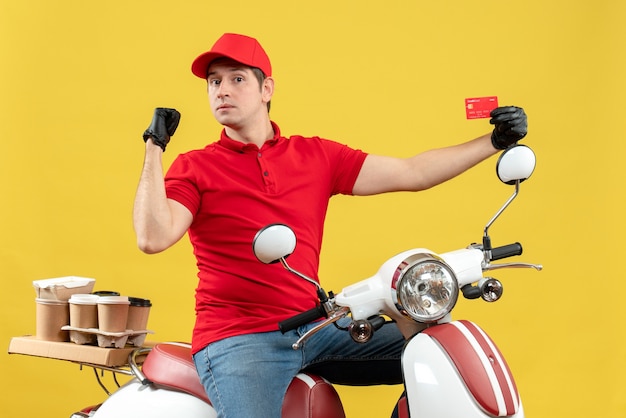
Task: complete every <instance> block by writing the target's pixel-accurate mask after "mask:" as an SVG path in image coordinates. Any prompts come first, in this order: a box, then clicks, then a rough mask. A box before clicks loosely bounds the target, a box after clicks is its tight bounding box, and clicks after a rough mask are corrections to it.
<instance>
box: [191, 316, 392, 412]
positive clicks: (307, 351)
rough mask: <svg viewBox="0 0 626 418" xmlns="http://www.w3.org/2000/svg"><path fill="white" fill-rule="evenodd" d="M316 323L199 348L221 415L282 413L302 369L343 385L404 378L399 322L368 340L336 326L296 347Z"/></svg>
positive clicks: (197, 358) (199, 363)
mask: <svg viewBox="0 0 626 418" xmlns="http://www.w3.org/2000/svg"><path fill="white" fill-rule="evenodd" d="M312 326H314V325H313V324H309V325H305V326H303V327H300V328H299V329H297V330H294V331H290V332H287V333H286V334H284V335H283V334H282V333H281V332H279V331H275V332H267V333H258V334H248V335H240V336H236V337H231V338H226V339H224V340H221V341H217V342H215V343H212V344H209V345H208V346H207V347H205V348H204V349H202V350H200V351H198V352H197V353H196V354H195V355H194V362H195V364H196V369H197V370H198V374H199V375H200V380H201V381H202V384H203V385H204V388H205V390H206V391H207V394H208V396H209V399H211V402H212V404H213V406H214V408H215V409H216V411H217V414H218V417H219V418H280V416H281V408H282V401H283V397H284V394H285V392H286V390H287V387H288V386H289V383H290V382H291V379H293V377H294V376H295V375H296V374H298V372H299V371H301V370H306V371H310V372H312V373H315V374H318V375H321V376H323V377H325V378H326V379H328V380H330V381H331V382H333V383H339V384H347V385H376V384H399V383H402V371H401V365H400V356H401V353H402V348H403V346H404V338H403V337H402V335H401V334H400V332H399V331H398V329H397V328H396V326H395V325H394V324H386V325H384V326H383V327H382V328H381V329H379V330H377V331H376V332H375V333H374V337H373V338H372V340H371V341H369V342H367V343H365V344H358V343H355V342H354V341H352V338H350V335H349V334H348V333H347V332H346V331H342V330H339V329H337V328H336V327H334V326H332V325H330V326H327V327H326V328H324V329H322V330H321V331H319V332H318V333H317V334H315V335H313V336H312V337H311V338H310V339H309V340H308V341H307V342H306V343H305V344H304V346H303V347H302V348H300V349H299V350H294V349H293V348H292V347H291V345H292V344H293V343H294V342H295V341H296V340H297V339H298V338H299V337H300V336H301V335H302V334H304V333H305V332H306V331H307V330H308V329H309V328H311V327H312Z"/></svg>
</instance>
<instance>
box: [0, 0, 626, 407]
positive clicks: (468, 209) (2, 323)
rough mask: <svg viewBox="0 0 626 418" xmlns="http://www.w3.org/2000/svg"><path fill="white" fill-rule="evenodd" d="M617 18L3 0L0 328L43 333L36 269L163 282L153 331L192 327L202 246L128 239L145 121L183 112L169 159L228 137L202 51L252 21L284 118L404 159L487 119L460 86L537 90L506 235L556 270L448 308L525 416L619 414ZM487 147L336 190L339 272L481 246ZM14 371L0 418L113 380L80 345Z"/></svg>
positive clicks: (474, 5) (530, 7)
mask: <svg viewBox="0 0 626 418" xmlns="http://www.w3.org/2000/svg"><path fill="white" fill-rule="evenodd" d="M625 19H626V3H625V2H623V1H616V0H597V1H593V2H587V1H581V0H577V1H565V0H558V1H556V0H555V1H545V0H528V1H525V2H506V1H493V0H481V1H460V0H459V1H429V2H426V1H421V0H405V1H400V0H392V1H384V2H383V1H368V0H361V1H358V2H357V1H349V0H344V1H336V0H335V1H329V0H317V1H314V2H295V1H276V2H271V1H269V2H263V1H258V0H257V1H250V0H242V1H238V2H228V1H220V2H217V1H215V2H213V1H193V2H192V1H179V2H174V1H172V0H169V1H162V0H150V1H146V0H142V1H119V0H111V1H107V2H97V1H78V0H74V1H47V0H25V1H8V0H1V1H0V138H1V140H0V144H1V145H0V195H1V196H2V204H1V205H0V233H1V235H0V237H1V239H0V277H1V280H2V289H3V297H2V299H1V300H0V336H1V337H0V345H3V346H5V347H8V344H9V340H10V338H11V337H12V336H18V335H24V334H29V333H34V330H35V329H34V327H35V304H34V297H35V293H34V291H33V288H32V286H31V282H32V280H36V279H43V278H50V277H58V276H65V275H80V276H87V277H94V278H96V280H97V282H96V288H97V289H100V290H103V289H107V290H110V289H113V290H118V291H120V292H122V293H124V294H128V295H131V296H139V297H147V298H149V299H151V300H152V301H153V303H154V307H153V311H152V314H151V317H150V328H151V329H154V330H155V331H156V334H155V335H154V336H153V337H151V338H153V339H155V340H183V341H188V340H189V338H190V331H191V328H192V325H193V318H194V313H193V291H194V288H195V284H196V279H195V265H194V259H193V256H192V254H191V249H190V246H189V244H188V242H187V239H186V238H185V239H184V240H183V241H181V242H180V243H179V244H177V245H176V246H175V247H174V248H172V249H170V250H168V251H167V252H165V253H162V254H159V255H154V256H148V255H144V254H142V253H140V252H139V250H138V249H137V248H136V245H135V238H134V233H133V230H132V223H131V211H132V202H133V197H134V193H135V187H136V184H137V180H138V177H139V173H140V169H141V165H142V159H143V143H142V141H141V139H140V138H141V134H142V132H143V130H144V129H145V128H146V127H147V125H148V124H149V122H150V119H151V117H152V109H153V108H154V107H156V106H168V107H175V108H177V109H179V110H180V111H181V113H182V115H183V116H182V122H181V125H180V127H179V129H178V132H177V134H176V136H175V137H174V139H173V142H172V143H171V145H170V146H169V148H168V150H167V152H166V154H165V162H166V164H167V165H169V163H170V162H171V160H172V159H173V158H174V157H175V156H176V155H177V154H178V153H180V152H184V151H186V150H189V149H193V148H198V147H202V146H204V145H205V144H207V143H209V142H212V141H213V140H215V139H216V138H217V135H218V133H219V130H220V127H219V126H218V125H217V124H216V122H215V121H214V120H213V119H212V117H211V115H210V111H209V107H208V103H207V100H206V95H205V84H204V83H203V82H202V81H201V80H199V79H197V78H195V77H194V76H193V75H192V74H191V73H190V71H189V67H190V64H191V61H192V59H193V58H194V57H195V56H196V55H197V54H199V53H200V52H203V51H204V50H206V49H208V48H209V47H210V45H211V44H212V43H213V42H214V41H215V39H217V37H218V36H220V35H221V34H222V33H223V32H227V31H228V32H239V33H246V34H249V35H252V36H255V37H257V38H259V39H260V40H261V42H262V43H263V45H264V46H265V49H266V50H267V52H268V53H269V55H270V57H271V58H272V62H273V65H274V68H275V73H274V76H275V79H276V82H277V90H276V95H275V97H274V100H273V107H272V118H273V119H274V120H275V121H277V122H278V123H279V125H280V126H281V128H282V130H283V132H284V133H285V134H304V135H320V136H324V137H327V138H332V139H335V140H338V141H341V142H345V143H348V144H350V145H352V146H354V147H358V148H362V149H364V150H366V151H368V152H372V153H381V154H389V155H396V156H408V155H412V154H414V153H417V152H419V151H421V150H425V149H428V148H431V147H438V146H444V145H449V144H454V143H457V142H460V141H462V140H466V139H470V138H473V137H475V136H478V135H479V134H482V133H483V132H487V131H488V130H489V129H490V126H489V124H488V123H487V121H486V120H484V119H481V120H472V121H468V120H466V118H465V112H464V99H465V98H467V97H476V96H488V95H497V96H498V97H499V100H500V104H501V105H507V104H515V105H519V106H523V107H524V108H525V109H526V111H527V113H528V115H529V124H530V133H529V135H528V137H527V139H526V140H525V142H526V143H527V144H529V145H531V146H532V147H533V148H534V149H535V151H536V154H537V157H538V166H537V169H536V172H535V174H534V176H533V178H532V179H531V180H530V181H528V182H526V183H524V184H523V187H522V191H521V195H520V198H519V199H518V200H517V201H515V202H514V204H513V206H512V207H511V209H510V210H509V211H508V212H505V214H504V215H503V217H502V219H500V221H499V222H498V223H496V224H495V225H494V227H493V228H492V230H491V232H492V237H493V239H494V244H496V245H501V244H505V243H508V242H511V241H521V242H522V243H523V244H524V248H525V253H524V255H523V257H522V258H521V260H523V261H530V262H541V263H543V264H544V265H545V270H544V271H543V272H540V273H538V272H535V271H530V270H528V271H527V270H515V271H512V270H507V271H500V272H497V274H495V276H496V277H499V278H500V279H501V280H502V281H503V282H504V284H505V296H504V297H503V299H502V300H501V301H499V302H498V303H496V304H486V303H482V302H479V301H474V302H471V303H470V302H468V301H461V302H460V303H459V307H458V309H457V310H456V317H457V318H468V319H472V320H474V321H476V322H478V323H479V324H481V325H482V326H483V328H484V329H485V330H486V331H487V332H489V333H490V335H491V336H492V337H493V338H494V340H495V341H496V342H497V343H498V344H499V346H500V348H501V350H502V351H503V352H504V354H505V356H506V357H507V359H508V361H509V364H510V366H511V368H512V370H513V372H514V375H515V377H516V380H517V384H518V386H519V388H520V391H521V394H522V397H523V401H524V404H525V408H526V411H527V415H528V416H530V417H554V416H557V417H565V416H567V417H589V416H603V417H623V416H625V415H626V396H624V392H625V390H626V384H624V375H625V374H626V360H625V359H626V348H625V345H624V337H623V334H624V329H625V326H624V318H625V316H626V315H625V313H626V312H625V308H624V303H623V293H624V291H625V290H626V279H625V278H624V275H623V274H622V273H623V270H624V267H623V265H622V263H623V261H624V260H623V253H624V249H625V246H624V244H623V236H624V232H625V230H626V228H625V226H626V225H625V222H624V214H625V206H626V205H625V198H624V185H623V180H624V176H625V170H626V169H625V168H624V163H623V159H624V158H623V156H624V153H625V145H624V142H625V139H626V138H625V133H626V129H625V119H624V114H625V110H626V106H624V104H623V99H624V97H625V95H626V88H625V86H626V83H625V82H624V74H626V65H625V63H626V61H625V60H626V58H625V57H626V54H625V51H624V45H625V41H626V33H625V29H624V20H625ZM494 164H495V158H494V159H491V160H489V161H487V162H486V163H484V164H482V165H480V166H479V167H477V168H475V169H474V170H472V171H471V172H468V173H466V174H465V175H463V176H462V177H460V178H457V179H455V180H453V181H451V182H449V183H447V184H445V185H442V186H441V187H439V188H437V189H434V190H431V191H426V192H423V193H419V194H411V193H404V194H395V195H387V196H377V197H369V198H351V197H343V196H342V197H338V198H336V199H334V201H333V202H332V203H331V209H330V214H329V218H328V222H327V233H326V236H325V247H324V251H323V260H322V275H323V276H322V277H323V284H324V287H325V288H326V289H327V290H329V289H334V290H336V291H338V290H340V289H341V287H342V286H345V285H347V284H349V283H351V282H354V281H356V280H357V279H360V278H363V277H367V276H369V275H371V274H372V273H374V272H375V271H376V269H377V268H378V266H379V265H380V264H381V263H382V262H383V261H384V260H385V259H386V258H388V257H390V256H391V255H393V254H395V253H397V252H399V251H401V250H404V249H408V248H410V247H418V246H419V247H428V248H430V249H432V250H433V251H437V252H444V251H448V250H452V249H456V248H460V247H463V246H465V245H467V244H469V243H471V242H474V241H478V240H479V239H480V237H481V234H482V228H483V226H484V224H485V223H486V222H487V220H488V219H489V218H490V217H491V216H492V215H493V213H495V211H496V209H497V208H498V207H499V205H500V204H501V203H503V202H504V200H506V198H507V197H508V196H509V193H510V192H511V189H509V188H507V187H505V186H503V185H501V184H500V183H499V182H498V180H497V179H496V177H495V175H494V168H493V167H494ZM312 169H314V168H313V167H312ZM234 209H236V208H234ZM295 267H297V266H295ZM0 373H1V375H0V376H1V378H0V397H1V398H0V415H1V416H3V417H17V416H24V415H28V414H30V413H34V414H36V415H38V416H46V417H67V416H69V414H70V413H71V412H73V411H75V410H78V409H80V408H81V407H83V406H86V405H89V404H93V403H97V402H100V401H101V400H102V399H103V397H104V393H103V392H101V390H100V388H99V387H98V386H97V384H96V382H95V380H94V378H93V375H92V374H91V373H90V372H89V371H82V372H81V371H79V368H78V366H76V365H74V364H72V363H68V362H61V361H52V360H46V359H40V358H32V357H26V356H19V355H11V356H9V355H8V354H2V355H0ZM339 391H340V393H341V395H342V397H343V399H344V403H345V405H346V411H347V413H348V416H350V417H374V416H381V417H382V416H388V413H389V411H390V410H391V407H392V405H393V404H394V402H395V400H396V398H397V395H398V393H399V391H400V388H399V387H391V388H389V387H373V388H343V387H340V388H339Z"/></svg>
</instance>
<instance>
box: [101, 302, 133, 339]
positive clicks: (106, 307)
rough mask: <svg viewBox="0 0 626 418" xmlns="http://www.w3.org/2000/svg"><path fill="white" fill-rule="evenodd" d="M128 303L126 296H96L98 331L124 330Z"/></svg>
mask: <svg viewBox="0 0 626 418" xmlns="http://www.w3.org/2000/svg"><path fill="white" fill-rule="evenodd" d="M129 305H130V302H129V301H128V297H127V296H100V297H99V298H98V328H99V329H100V331H103V332H113V333H115V332H124V331H126V323H127V321H128V308H129Z"/></svg>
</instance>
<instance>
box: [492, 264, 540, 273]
mask: <svg viewBox="0 0 626 418" xmlns="http://www.w3.org/2000/svg"><path fill="white" fill-rule="evenodd" d="M506 268H509V269H523V268H530V269H535V270H537V271H541V270H542V269H543V265H542V264H530V263H503V264H487V265H485V266H484V267H483V271H491V270H499V269H506Z"/></svg>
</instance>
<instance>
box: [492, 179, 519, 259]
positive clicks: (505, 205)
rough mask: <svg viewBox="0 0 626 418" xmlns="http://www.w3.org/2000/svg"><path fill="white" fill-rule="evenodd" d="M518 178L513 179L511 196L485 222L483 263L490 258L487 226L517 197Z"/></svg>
mask: <svg viewBox="0 0 626 418" xmlns="http://www.w3.org/2000/svg"><path fill="white" fill-rule="evenodd" d="M520 182H521V181H520V180H515V192H513V194H512V195H511V197H509V199H508V200H507V201H506V202H505V203H504V205H502V207H501V208H500V209H499V210H498V212H496V214H495V215H494V216H493V218H491V220H489V222H487V226H485V232H484V234H483V253H484V254H485V263H487V264H489V262H490V260H491V249H492V247H491V238H490V237H489V228H490V227H491V225H493V223H494V222H495V221H496V219H498V218H499V217H500V215H501V214H502V212H504V210H505V209H506V208H507V207H509V205H510V204H511V202H512V201H513V199H515V198H516V197H517V195H518V194H519V185H520Z"/></svg>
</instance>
